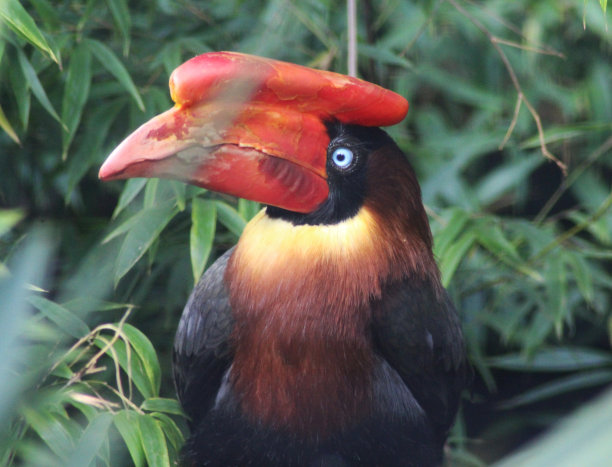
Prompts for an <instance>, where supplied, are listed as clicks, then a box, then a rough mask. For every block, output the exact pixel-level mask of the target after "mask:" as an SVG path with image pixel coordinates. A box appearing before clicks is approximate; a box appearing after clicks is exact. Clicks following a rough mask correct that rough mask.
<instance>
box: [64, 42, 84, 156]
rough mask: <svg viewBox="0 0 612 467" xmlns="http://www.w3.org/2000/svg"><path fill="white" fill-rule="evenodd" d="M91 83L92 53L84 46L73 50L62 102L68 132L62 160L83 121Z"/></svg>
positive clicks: (65, 135) (80, 45) (66, 132)
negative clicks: (82, 117)
mask: <svg viewBox="0 0 612 467" xmlns="http://www.w3.org/2000/svg"><path fill="white" fill-rule="evenodd" d="M90 83H91V52H90V51H89V49H88V48H87V47H86V46H85V45H84V44H83V43H81V44H79V45H77V46H76V48H75V49H74V50H73V52H72V54H71V56H70V64H69V65H68V73H67V75H66V84H65V86H64V99H63V101H62V120H63V122H64V124H65V125H66V131H64V132H63V133H62V159H65V158H66V154H67V153H68V148H69V146H70V143H71V142H72V139H73V138H74V134H75V133H76V130H77V128H78V126H79V122H80V121H81V115H82V113H83V108H84V107H85V103H86V102H87V97H88V96H89V85H90Z"/></svg>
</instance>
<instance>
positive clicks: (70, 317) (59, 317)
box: [28, 296, 89, 339]
mask: <svg viewBox="0 0 612 467" xmlns="http://www.w3.org/2000/svg"><path fill="white" fill-rule="evenodd" d="M28 301H29V302H30V303H31V304H32V305H33V306H34V307H36V308H37V309H38V310H39V311H40V312H41V313H42V314H44V315H45V316H46V317H47V318H48V319H50V320H51V321H53V322H54V323H55V324H56V325H57V327H58V329H60V330H62V331H63V332H65V333H67V334H68V335H69V336H71V337H74V338H75V339H80V338H81V337H83V336H86V335H87V334H89V327H88V326H87V325H86V324H85V322H84V321H83V320H82V319H81V318H79V317H78V316H76V315H75V314H74V313H72V312H70V311H69V310H67V309H66V308H64V307H63V306H61V305H58V304H57V303H55V302H52V301H51V300H47V299H46V298H44V297H38V296H33V297H30V298H29V299H28Z"/></svg>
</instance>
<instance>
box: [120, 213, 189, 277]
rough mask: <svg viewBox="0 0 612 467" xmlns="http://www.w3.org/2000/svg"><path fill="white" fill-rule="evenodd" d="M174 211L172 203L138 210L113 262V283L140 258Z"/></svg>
mask: <svg viewBox="0 0 612 467" xmlns="http://www.w3.org/2000/svg"><path fill="white" fill-rule="evenodd" d="M176 213H177V209H176V207H175V206H174V205H173V204H166V205H163V206H160V207H155V208H151V209H144V210H142V211H140V213H139V214H138V222H136V223H135V224H133V225H131V228H130V230H129V231H128V233H127V235H126V236H125V239H124V240H123V244H122V245H121V249H120V250H119V255H118V256H117V260H116V263H115V284H116V283H118V282H119V280H120V279H121V278H122V277H123V276H124V275H126V274H127V273H128V271H129V270H130V269H132V267H133V266H134V265H135V264H136V262H137V261H138V260H139V259H140V258H142V256H143V255H144V254H145V253H146V252H147V250H148V249H149V247H150V246H151V245H152V244H153V242H154V241H155V240H156V239H157V237H159V234H160V233H161V232H162V230H164V227H166V225H167V224H168V222H170V220H172V218H173V217H174V216H175V215H176Z"/></svg>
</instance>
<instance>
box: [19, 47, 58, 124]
mask: <svg viewBox="0 0 612 467" xmlns="http://www.w3.org/2000/svg"><path fill="white" fill-rule="evenodd" d="M17 58H18V59H19V65H20V66H21V71H22V72H23V75H24V76H25V79H26V81H27V82H28V84H29V85H30V88H32V92H33V93H34V96H36V99H38V102H40V105H42V106H43V108H44V109H45V110H46V111H47V112H49V114H50V115H51V116H52V117H53V118H54V119H55V120H57V121H58V122H59V123H60V124H61V125H62V126H63V127H64V129H65V128H66V127H65V126H64V124H63V123H62V120H61V118H60V117H59V115H58V114H57V112H56V111H55V109H54V108H53V105H52V104H51V101H49V98H48V97H47V93H46V92H45V90H44V89H43V87H42V84H40V81H39V80H38V76H37V75H36V71H34V67H32V64H31V63H30V62H29V61H28V59H27V58H26V56H25V54H24V53H23V52H22V51H21V49H19V50H17Z"/></svg>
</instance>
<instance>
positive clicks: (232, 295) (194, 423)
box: [100, 52, 467, 467]
mask: <svg viewBox="0 0 612 467" xmlns="http://www.w3.org/2000/svg"><path fill="white" fill-rule="evenodd" d="M170 90H171V95H172V99H173V101H174V102H175V106H174V107H173V108H172V109H170V110H168V111H166V112H164V113H162V114H160V115H158V116H156V117H154V118H153V119H152V120H150V121H149V122H147V123H145V124H144V125H143V126H141V127H140V128H139V129H137V130H136V131H135V132H134V133H132V134H131V135H130V136H129V137H128V138H127V139H126V140H125V141H123V142H122V143H121V144H120V145H119V146H118V147H117V148H116V149H115V150H114V151H113V153H112V154H111V155H110V156H109V157H108V159H107V160H106V162H105V163H104V165H103V166H102V167H101V169H100V178H101V179H103V180H111V179H121V178H130V177H164V178H171V179H178V180H182V181H185V182H187V183H191V184H194V185H198V186H201V187H205V188H208V189H210V190H215V191H218V192H222V193H227V194H231V195H235V196H239V197H243V198H247V199H251V200H255V201H259V202H261V203H263V204H264V205H265V207H264V208H263V209H262V210H261V212H259V214H257V215H256V216H255V217H254V218H253V219H252V220H251V221H250V222H249V223H248V224H247V226H246V227H245V229H244V232H243V233H242V236H241V237H240V240H239V242H238V244H237V245H236V246H235V247H234V248H232V249H231V250H229V251H227V252H226V253H225V254H224V255H222V256H221V257H220V258H219V259H218V260H217V261H216V262H215V263H214V264H213V265H212V266H211V267H210V268H209V269H208V270H207V271H206V273H205V274H204V275H203V277H202V278H201V280H200V281H199V283H198V284H197V286H196V287H195V289H194V291H193V293H192V294H191V297H190V298H189V301H188V303H187V305H186V307H185V309H184V311H183V315H182V318H181V320H180V323H179V325H178V330H177V333H176V339H175V343H174V352H173V363H174V380H175V383H176V389H177V392H178V397H179V399H180V401H181V403H182V405H183V407H184V410H185V412H186V414H187V415H188V416H189V417H190V428H191V436H190V438H189V439H188V441H187V443H186V446H185V448H184V452H183V457H184V462H185V464H186V465H198V466H199V465H206V466H208V465H211V466H212V465H216V466H248V465H251V466H352V465H364V466H376V465H378V466H395V465H397V466H419V467H422V466H434V465H439V464H440V463H441V462H442V457H443V448H444V444H445V441H446V438H447V435H448V431H449V428H450V427H451V425H452V423H453V421H454V418H455V415H456V412H457V408H458V404H459V399H460V393H461V391H462V389H463V388H464V387H465V384H466V373H467V363H466V357H465V350H464V344H463V338H462V333H461V328H460V323H459V320H458V317H457V314H456V311H455V309H454V307H453V305H452V303H451V301H450V300H449V297H448V295H447V293H446V291H445V290H444V288H443V287H442V285H441V282H440V275H439V271H438V268H437V266H436V263H435V260H434V256H433V253H432V235H431V231H430V229H429V224H428V220H427V216H426V214H425V209H424V206H423V203H422V201H421V193H420V188H419V185H418V182H417V180H416V178H415V174H414V172H413V170H412V168H411V166H410V165H409V163H408V161H407V160H406V157H405V156H404V154H403V153H402V152H401V150H400V149H399V148H398V147H397V145H396V144H395V143H394V142H393V140H392V139H391V138H390V137H389V136H388V135H387V134H386V133H385V132H384V131H383V130H381V129H380V128H378V127H380V126H388V125H393V124H395V123H398V122H399V121H401V120H402V119H403V118H404V116H405V115H406V112H407V111H408V102H407V101H406V100H405V99H404V98H403V97H401V96H399V95H398V94H395V93H393V92H391V91H388V90H386V89H383V88H381V87H379V86H377V85H374V84H371V83H368V82H365V81H362V80H359V79H356V78H352V77H348V76H343V75H340V74H336V73H332V72H328V71H321V70H314V69H310V68H306V67H303V66H298V65H294V64H290V63H285V62H280V61H276V60H271V59H267V58H261V57H256V56H251V55H245V54H239V53H233V52H213V53H207V54H204V55H200V56H198V57H195V58H193V59H191V60H189V61H188V62H186V63H184V64H183V65H181V66H180V67H179V68H177V69H176V70H175V71H174V72H173V74H172V76H171V78H170Z"/></svg>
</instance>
